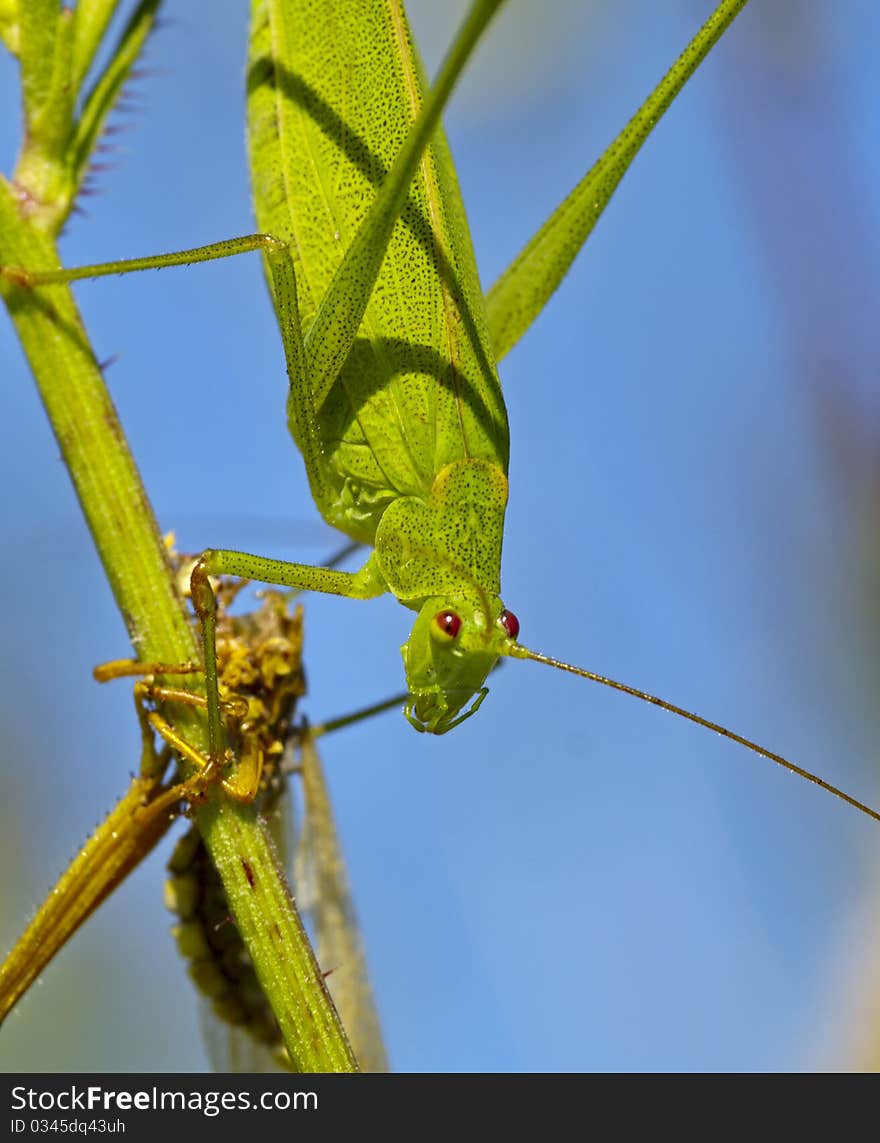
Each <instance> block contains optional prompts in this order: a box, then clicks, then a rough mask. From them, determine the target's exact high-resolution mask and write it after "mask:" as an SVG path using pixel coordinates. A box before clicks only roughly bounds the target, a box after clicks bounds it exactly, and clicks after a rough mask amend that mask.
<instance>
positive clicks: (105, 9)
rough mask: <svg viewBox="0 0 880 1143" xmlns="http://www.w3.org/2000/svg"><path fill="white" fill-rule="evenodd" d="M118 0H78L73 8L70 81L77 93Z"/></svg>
mask: <svg viewBox="0 0 880 1143" xmlns="http://www.w3.org/2000/svg"><path fill="white" fill-rule="evenodd" d="M117 4H118V0H78V3H77V5H76V8H75V9H74V34H73V60H72V63H71V69H70V71H71V83H72V86H73V90H74V92H75V93H76V94H79V90H80V88H81V87H82V84H83V80H84V79H85V78H86V75H87V74H88V71H89V68H90V67H91V66H92V61H93V60H94V58H95V53H96V52H97V50H98V47H99V45H100V43H101V40H102V39H103V38H104V33H105V32H106V31H107V25H108V24H109V23H110V21H111V19H112V18H113V14H114V12H115V11H116V7H117Z"/></svg>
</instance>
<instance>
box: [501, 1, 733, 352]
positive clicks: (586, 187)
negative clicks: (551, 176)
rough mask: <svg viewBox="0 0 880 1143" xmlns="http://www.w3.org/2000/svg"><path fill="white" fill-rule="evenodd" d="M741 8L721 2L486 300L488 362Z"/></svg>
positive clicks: (548, 290) (546, 291) (528, 319)
mask: <svg viewBox="0 0 880 1143" xmlns="http://www.w3.org/2000/svg"><path fill="white" fill-rule="evenodd" d="M745 4H746V0H724V2H723V3H721V4H719V5H718V7H717V8H716V9H715V11H714V12H713V13H712V15H711V16H710V17H709V19H708V20H707V21H706V23H705V24H704V25H703V27H702V28H701V29H700V31H699V32H698V33H697V35H696V36H694V38H693V40H691V42H690V43H689V44H688V46H687V47H686V48H685V50H684V51H683V52H682V54H681V55H680V56H679V57H678V59H677V60H676V61H675V63H674V64H673V65H672V67H671V68H670V70H669V71H668V72H667V74H666V75H665V76H664V77H663V79H662V80H661V81H660V83H659V84H658V85H657V87H656V88H655V89H654V91H653V92H652V93H651V94H650V95H649V96H648V98H647V99H646V100H645V102H644V103H643V104H642V106H641V107H640V108H639V110H638V111H637V112H636V113H635V115H634V116H633V117H632V119H630V121H629V123H627V125H626V126H625V127H624V129H623V130H622V131H621V132H620V134H619V135H618V136H617V138H616V139H615V140H614V142H613V143H612V144H611V145H610V146H609V147H608V148H607V150H606V151H605V152H604V153H603V154H602V156H601V158H600V159H599V160H598V161H597V162H596V163H595V165H594V166H593V167H592V168H591V169H590V171H589V172H588V173H587V174H586V175H585V176H584V178H583V179H582V180H581V181H580V182H579V183H578V185H577V186H576V187H575V188H574V190H573V191H572V192H571V194H569V195H568V197H567V198H566V199H565V200H564V201H563V202H562V203H560V205H559V206H558V207H557V208H556V210H555V211H554V212H553V214H552V215H551V216H550V218H548V220H547V221H546V222H545V223H544V225H543V226H542V227H541V229H540V230H539V231H538V232H537V233H536V234H535V235H534V237H533V238H532V239H531V240H530V241H529V243H528V244H527V245H526V246H525V247H524V248H523V249H522V250H521V251H520V253H519V254H518V255H517V256H516V258H515V259H514V260H513V262H512V263H511V264H510V266H508V268H507V269H506V270H505V271H504V273H503V274H502V275H501V277H500V278H499V279H498V281H497V282H496V283H495V284H494V286H492V288H491V290H489V292H488V294H487V295H486V311H487V318H488V322H489V331H490V335H491V338H492V347H493V349H494V352H495V357H496V360H500V359H501V358H502V357H503V356H504V355H505V353H507V352H508V351H509V350H510V349H512V348H513V346H514V345H516V343H517V342H518V341H519V339H520V338H521V337H522V335H523V334H524V333H525V331H526V330H527V329H528V328H529V326H530V325H531V324H532V322H533V321H534V320H535V318H536V317H537V316H538V314H539V313H540V312H541V311H542V310H543V308H544V306H545V305H546V303H547V301H548V300H549V298H550V296H551V295H552V294H553V292H554V291H555V290H556V288H557V287H558V286H559V283H560V282H561V281H562V279H563V278H564V277H565V275H566V274H567V273H568V270H569V267H570V266H571V264H572V262H573V261H574V260H575V258H576V257H577V255H578V253H579V251H580V249H581V247H582V246H583V244H584V243H585V242H586V240H587V238H588V237H589V236H590V233H591V232H592V230H593V227H594V226H595V225H596V223H597V222H598V220H599V217H600V215H601V214H602V211H603V210H604V209H605V207H606V206H607V205H608V201H609V199H610V198H611V196H612V194H613V193H614V191H615V189H616V188H617V184H618V183H619V182H620V180H621V179H622V178H623V176H624V174H625V173H626V171H627V169H628V168H629V165H630V163H631V162H632V161H633V159H634V158H635V157H636V155H637V154H638V152H639V150H640V149H641V147H642V145H643V143H644V142H645V140H646V139H647V138H648V136H649V135H650V134H651V132H652V131H653V129H654V127H655V126H656V125H657V123H658V122H659V121H660V119H661V118H662V116H663V114H664V112H665V111H666V109H667V108H668V107H669V105H670V104H671V103H672V101H673V99H675V97H676V95H678V93H679V92H680V91H681V89H682V88H683V87H684V85H685V83H686V82H687V81H688V79H690V77H691V76H692V75H693V73H694V72H695V71H696V69H697V68H698V67H699V65H700V64H701V63H702V61H703V60H704V59H705V57H706V56H707V54H708V53H709V51H710V49H711V48H712V47H713V46H714V44H715V43H716V42H717V41H718V39H719V38H720V37H721V35H722V33H723V32H724V31H725V30H726V29H727V27H728V26H729V25H730V24H731V23H732V22H733V19H734V17H736V16H737V14H738V13H739V12H740V10H741V9H742V8H744V7H745Z"/></svg>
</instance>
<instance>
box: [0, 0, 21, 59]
mask: <svg viewBox="0 0 880 1143" xmlns="http://www.w3.org/2000/svg"><path fill="white" fill-rule="evenodd" d="M0 40H2V41H3V43H4V44H5V45H6V48H7V50H8V51H9V52H11V53H12V55H14V56H17V55H18V49H19V24H18V0H0Z"/></svg>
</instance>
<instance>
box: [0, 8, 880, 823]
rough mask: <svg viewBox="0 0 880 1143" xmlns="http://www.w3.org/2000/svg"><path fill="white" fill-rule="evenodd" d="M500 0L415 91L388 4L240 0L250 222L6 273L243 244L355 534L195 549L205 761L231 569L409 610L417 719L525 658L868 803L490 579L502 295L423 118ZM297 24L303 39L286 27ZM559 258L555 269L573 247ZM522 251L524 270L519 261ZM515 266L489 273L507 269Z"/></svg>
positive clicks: (214, 751)
mask: <svg viewBox="0 0 880 1143" xmlns="http://www.w3.org/2000/svg"><path fill="white" fill-rule="evenodd" d="M500 4H501V0H482V2H481V0H478V2H476V3H474V4H473V6H472V7H471V10H470V12H469V15H468V17H467V19H466V21H465V23H464V25H463V26H462V29H461V31H460V32H459V35H458V37H457V38H456V40H455V42H454V44H453V47H452V49H451V51H450V53H449V55H448V56H447V59H446V61H445V62H444V64H443V67H442V68H441V71H440V74H439V76H438V78H437V81H436V83H435V85H434V86H433V87H432V88H431V89H430V91H428V89H427V86H426V84H425V82H424V77H423V74H422V70H421V65H420V63H419V60H418V58H417V56H416V53H415V49H414V47H413V45H412V42H411V40H410V37H409V32H408V29H407V27H406V21H405V17H404V15H403V12H402V9H401V7H400V5H399V4H398V3H396V2H393V0H364V2H363V3H362V4H360V6H359V14H362V15H363V21H364V22H363V23H362V24H360V25H358V26H356V25H355V23H354V22H346V21H341V22H340V23H339V24H335V23H333V22H332V21H329V20H326V19H320V18H317V19H316V18H315V16H316V12H315V9H314V5H313V3H312V2H311V0H301V2H291V3H289V4H287V5H284V6H281V5H275V4H256V5H255V17H254V21H253V26H252V34H251V56H250V64H249V76H248V88H249V102H248V115H249V144H250V154H251V166H252V174H253V186H254V196H255V205H256V214H257V221H258V225H259V226H260V227H261V228H262V229H263V231H264V232H263V233H260V234H255V235H249V236H245V237H242V238H236V239H232V240H229V241H227V242H221V243H215V244H212V245H210V246H204V247H199V248H196V249H193V250H188V251H182V252H178V253H173V254H165V255H159V256H154V257H149V258H143V259H134V260H128V261H120V262H113V263H105V264H101V265H95V266H88V267H82V268H79V269H75V270H67V271H57V272H49V273H27V272H26V271H18V270H8V269H7V271H6V275H7V277H9V278H12V279H13V280H17V281H19V282H20V283H22V284H25V285H31V286H43V285H49V284H52V283H54V282H69V281H74V280H76V279H78V278H85V277H98V276H101V275H104V274H114V273H122V272H127V271H130V270H139V269H150V268H160V267H163V266H169V265H183V264H190V263H194V262H201V261H207V260H211V259H214V258H222V257H226V256H229V255H233V254H238V253H242V252H244V251H248V250H260V251H261V252H262V253H263V255H264V260H265V264H266V268H267V272H268V279H269V287H270V292H271V295H272V300H273V304H274V307H275V311H276V315H277V318H278V324H279V329H280V332H281V337H282V342H283V346H284V351H285V356H286V362H287V371H288V376H289V381H290V390H289V397H288V423H289V427H290V430H291V434H292V436H293V438H294V441H295V442H296V444H297V446H298V448H299V449H300V451H301V453H302V455H303V459H304V462H305V467H306V471H307V474H308V478H309V484H310V488H311V492H312V496H313V498H314V500H315V503H316V505H317V507H318V509H319V511H320V512H321V514H322V515H323V517H324V519H325V520H326V521H327V522H328V523H329V524H331V525H333V526H334V527H336V528H338V529H340V531H342V532H343V533H345V534H346V535H347V536H349V537H350V538H351V539H352V540H355V541H357V542H359V543H362V544H366V545H370V546H371V547H372V548H373V551H372V553H371V554H370V556H369V558H368V559H367V561H366V563H365V564H364V566H363V567H362V568H361V569H360V570H359V571H357V572H355V573H347V572H342V571H338V570H335V569H330V568H322V567H313V566H310V565H305V564H298V563H289V562H282V561H278V560H273V559H268V558H265V557H261V556H256V555H249V554H246V553H243V552H236V551H229V550H220V549H212V550H210V551H207V552H205V553H204V554H203V555H202V557H201V559H200V560H199V562H198V563H197V565H196V567H195V570H194V572H193V576H192V597H193V601H194V605H195V607H196V610H197V613H198V615H199V617H200V620H201V623H202V630H203V647H204V667H205V676H206V697H207V706H208V726H209V737H210V754H211V757H212V758H213V759H217V760H219V759H221V758H222V757H223V752H224V728H223V720H222V716H221V706H220V700H219V692H218V682H217V669H216V654H215V631H214V627H215V601H214V594H213V589H212V587H211V584H210V579H209V577H210V576H212V575H233V576H240V577H243V578H246V579H254V580H260V581H262V582H265V583H270V584H274V585H277V586H283V587H288V588H292V589H297V590H311V591H318V592H325V593H330V594H335V595H340V596H345V597H347V598H351V599H369V598H374V597H376V596H379V595H382V594H384V593H386V592H390V593H392V594H393V595H395V596H396V598H397V599H398V600H399V601H400V602H401V603H403V604H404V606H406V607H407V608H410V609H412V610H414V611H415V612H416V613H417V615H416V619H415V622H414V624H413V628H412V632H411V634H410V637H409V639H408V640H407V642H406V643H405V644H404V646H403V648H402V652H403V659H404V666H405V672H406V680H407V689H408V693H409V698H408V699H407V701H406V703H405V706H404V714H405V715H406V717H407V719H408V720H409V721H410V723H411V724H412V725H413V726H414V727H415V728H416V729H417V730H420V731H427V732H429V733H433V734H443V733H445V732H446V731H448V730H451V729H452V728H454V727H456V726H458V725H459V724H460V723H461V722H463V721H464V720H465V719H467V718H469V717H470V716H471V715H472V714H474V713H475V712H476V710H477V709H479V707H480V706H481V704H482V702H483V700H484V698H485V696H486V693H487V688H486V686H485V682H486V678H487V676H488V674H489V672H490V671H491V669H492V667H493V666H494V665H495V664H496V663H497V662H498V660H499V659H500V658H501V657H508V658H516V659H531V660H532V661H535V662H539V663H543V664H545V665H549V666H551V667H554V668H556V669H559V670H564V671H568V672H571V673H574V674H577V675H579V676H580V677H583V678H587V679H591V680H593V681H596V682H600V683H602V684H603V685H606V686H611V687H613V688H615V689H617V690H620V691H623V692H625V693H627V694H630V695H633V696H635V697H638V698H640V699H642V700H644V701H647V702H650V703H652V704H654V705H657V706H660V707H662V708H663V709H666V710H669V711H671V712H673V713H675V714H678V715H680V716H682V717H684V718H686V719H689V720H690V721H692V722H695V723H697V724H699V725H702V726H704V727H706V728H708V729H711V730H713V731H716V732H717V733H719V734H722V735H724V736H725V737H727V738H730V739H732V740H733V741H736V742H738V743H740V744H741V745H743V746H746V747H747V748H748V749H750V750H752V751H754V752H755V753H757V754H759V755H761V756H763V757H765V758H768V759H770V760H771V761H774V762H776V763H777V764H778V765H780V766H783V767H785V768H786V769H788V770H790V771H792V772H793V773H796V774H798V775H800V776H801V777H803V778H806V779H807V780H808V781H811V782H813V783H815V784H817V785H819V786H821V787H822V788H823V789H825V790H826V791H828V792H830V793H833V794H834V795H835V796H837V797H840V798H842V799H843V800H844V801H846V802H848V803H849V804H850V805H852V806H854V807H855V808H857V809H859V810H861V811H862V812H863V813H866V814H868V815H869V816H870V817H872V818H874V819H875V820H880V814H878V813H877V812H876V811H875V810H873V809H871V808H870V807H868V806H866V805H864V804H863V803H861V802H859V801H857V800H856V799H854V798H852V797H850V796H849V795H847V794H845V793H843V792H842V791H841V790H839V789H838V788H836V787H835V786H832V785H831V784H830V783H827V782H825V781H824V780H823V779H821V778H819V777H817V776H816V775H814V774H812V773H810V772H808V771H806V770H804V769H802V768H801V767H799V766H796V765H795V764H793V763H791V762H789V761H787V760H786V759H784V758H783V757H781V756H780V755H778V754H775V753H773V752H772V751H769V750H767V749H765V748H764V747H762V746H760V745H758V744H757V743H755V742H752V741H750V740H748V739H746V738H744V737H742V736H740V735H738V734H735V733H734V732H732V731H730V730H727V729H726V728H724V727H722V726H720V725H718V724H716V723H714V722H710V721H709V720H707V719H704V718H702V717H700V716H698V715H696V714H692V713H690V712H688V711H686V710H684V709H682V708H681V707H678V706H675V705H674V704H672V703H669V702H667V701H665V700H663V699H660V698H657V697H656V696H653V695H650V694H647V693H646V692H642V691H639V690H636V689H635V688H633V687H629V686H627V685H625V684H622V683H617V682H615V681H613V680H611V679H608V678H606V677H604V676H601V675H598V674H594V673H593V672H590V671H587V670H584V669H582V668H578V667H574V666H572V665H570V664H567V663H563V662H561V661H560V660H557V659H553V658H551V657H549V656H546V655H543V654H540V653H539V652H536V651H532V650H529V649H528V648H527V647H525V646H523V645H522V644H520V643H519V641H518V635H519V622H518V620H517V619H516V617H515V615H514V614H513V612H511V611H510V610H508V609H507V607H506V606H505V603H504V602H503V601H502V598H501V594H500V592H501V585H500V561H501V548H502V537H503V527H504V513H505V508H506V503H507V492H508V487H507V472H508V456H509V437H508V424H507V414H506V409H505V404H504V398H503V394H502V390H501V386H500V383H499V380H498V375H497V371H496V366H495V359H496V357H497V356H500V355H501V354H502V353H503V352H506V350H507V349H509V348H510V345H511V344H512V343H513V341H515V340H516V337H515V336H514V337H513V340H511V337H510V336H508V335H507V334H506V333H505V332H504V319H503V315H502V314H500V313H499V312H498V307H499V306H502V308H503V307H504V306H505V305H507V304H508V303H507V302H506V301H503V302H499V301H497V299H496V303H495V310H494V312H491V313H490V311H487V309H486V306H485V300H484V298H483V295H482V291H481V288H480V285H479V278H478V275H477V271H476V265H475V261H474V256H473V251H472V249H471V245H470V238H469V234H468V230H467V222H466V219H465V215H464V208H463V205H462V203H461V198H460V193H459V190H458V185H457V182H456V178H455V172H454V168H453V166H452V162H451V159H450V157H449V154H448V150H447V147H446V143H445V140H444V138H443V136H442V133H441V132H440V130H439V119H440V115H441V112H442V109H443V107H444V105H445V103H446V101H447V100H448V97H449V95H450V93H451V91H452V88H453V86H454V84H455V82H456V79H457V77H458V75H459V73H460V71H461V69H462V67H463V65H464V63H465V62H466V60H467V58H468V56H469V54H470V53H471V51H472V50H473V48H474V46H475V44H476V43H477V40H478V39H479V37H480V35H481V34H482V32H483V30H484V29H485V27H486V25H487V24H488V22H489V20H490V19H491V17H492V16H493V15H494V13H495V11H496V10H497V9H498V8H499V7H500ZM742 6H743V2H742V0H740V2H736V0H728V2H726V3H722V4H719V6H718V8H717V9H716V11H715V13H714V14H713V16H712V17H711V18H710V20H709V21H708V22H707V24H706V25H705V26H704V28H703V29H702V30H701V32H700V33H699V35H698V36H697V37H695V39H694V41H693V42H692V44H691V45H689V47H688V49H687V51H686V52H685V53H684V54H683V55H682V57H680V60H679V61H678V63H677V64H676V65H675V66H674V67H673V69H672V70H671V71H670V73H669V75H668V76H667V77H666V78H665V79H664V81H663V83H661V85H659V86H658V88H657V89H656V91H655V93H654V94H653V95H652V97H651V98H650V99H649V100H648V101H647V102H646V103H645V105H643V108H642V109H640V111H639V112H638V113H637V116H636V117H635V118H634V120H633V121H632V122H631V124H630V125H628V127H627V128H626V129H625V130H624V132H622V133H621V135H620V136H619V137H618V140H615V143H613V144H612V146H611V147H610V148H609V149H608V151H607V152H606V153H605V155H604V156H603V157H602V159H600V161H599V164H597V166H596V168H594V169H597V170H598V169H599V167H600V166H601V164H602V163H603V162H605V160H606V157H607V156H610V158H609V159H608V164H607V166H606V168H605V172H606V173H605V174H602V173H601V172H600V175H601V179H600V184H601V185H598V188H597V189H596V191H595V193H592V192H591V201H592V199H593V198H594V199H595V201H596V203H598V204H599V205H598V206H596V207H595V209H594V210H593V216H591V222H590V226H589V227H587V228H586V232H585V233H584V234H583V235H582V236H581V238H580V241H579V242H578V243H577V248H579V245H580V243H581V242H582V241H583V239H584V238H585V237H586V233H588V232H589V229H591V226H592V222H594V221H595V217H597V216H598V213H600V212H601V209H602V208H603V207H604V204H605V203H606V202H607V200H608V198H610V195H611V193H612V192H613V189H614V187H615V186H616V184H617V181H619V178H620V177H621V175H622V173H623V171H624V170H625V169H626V168H627V166H628V165H629V162H630V161H631V160H632V158H633V156H634V154H635V153H636V152H637V151H638V148H639V147H640V146H641V143H642V142H643V141H644V139H645V138H646V137H647V135H648V133H649V132H650V130H651V128H652V127H653V125H654V123H656V121H657V119H658V118H659V116H660V115H662V113H663V111H664V110H665V109H666V107H667V106H668V105H669V102H670V101H671V99H672V98H673V97H674V95H675V94H676V93H677V91H678V90H680V88H681V86H682V85H683V83H684V81H685V80H686V79H687V77H688V76H689V75H690V74H691V73H692V72H693V70H694V68H695V67H696V66H697V64H698V63H699V61H700V60H701V59H702V58H704V56H705V54H706V53H707V52H708V50H709V48H710V47H711V46H712V44H713V43H714V42H716V40H717V38H718V37H719V36H720V34H721V32H722V31H723V30H724V28H725V27H727V26H728V25H729V23H730V22H731V20H732V19H733V18H734V16H735V15H736V13H737V12H738V11H739V10H740V9H741V8H742ZM304 26H308V27H309V28H310V29H311V30H310V35H309V36H308V37H302V36H298V35H297V34H296V32H297V29H298V28H300V27H304ZM367 72H369V74H370V78H371V82H373V83H374V84H375V85H376V87H377V88H381V90H382V92H383V99H382V106H381V109H380V110H379V111H377V108H376V106H375V102H372V103H371V102H369V101H367V100H365V99H363V98H359V97H358V92H357V82H358V81H357V77H358V76H359V75H361V74H366V73H367ZM340 76H343V77H346V78H345V80H344V81H343V80H341V79H340V78H339V77H340ZM664 84H665V85H666V86H665V87H664ZM652 101H653V102H652ZM633 125H635V126H633ZM615 164H616V165H615ZM602 179H604V182H602V181H601V180H602ZM584 185H586V184H584ZM568 201H569V200H566V203H565V204H563V207H565V206H566V205H567V204H568ZM557 213H558V214H559V212H557ZM562 213H563V214H564V211H563V212H562ZM559 216H560V217H562V214H559ZM556 217H557V216H554V219H555V218H556ZM551 221H552V220H551ZM542 233H544V232H543V231H542V232H539V235H538V236H536V239H538V238H540V236H541V234H542ZM534 242H535V240H533V243H534ZM539 245H540V243H539ZM531 247H532V244H530V246H529V247H527V251H528V250H530V249H531ZM566 257H568V262H566V264H565V265H566V267H567V265H568V264H570V261H571V258H572V257H573V254H572V253H571V252H570V251H568V253H567V254H566ZM523 265H524V267H525V269H524V273H528V274H531V273H532V270H533V267H531V265H530V264H528V259H526V260H525V263H524V264H523ZM519 268H521V267H518V265H517V264H516V263H515V264H514V267H513V268H512V270H511V272H509V277H508V276H505V277H506V278H508V282H513V281H516V282H519V281H520V279H521V278H522V277H523V275H522V274H518V269H519ZM562 273H564V269H563V270H562V271H561V272H560V274H559V275H558V276H559V277H561V274H562ZM557 284H558V283H557ZM554 288H555V287H554ZM513 293H514V294H515V293H516V291H513ZM493 294H494V291H493ZM498 296H499V297H500V296H501V295H498ZM516 304H519V303H518V301H517V299H516V298H514V299H513V301H511V303H510V305H511V306H515V305H516ZM542 304H543V303H542ZM499 330H500V331H501V332H499ZM520 332H521V331H520ZM516 336H518V334H517V335H516Z"/></svg>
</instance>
